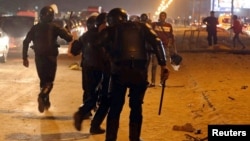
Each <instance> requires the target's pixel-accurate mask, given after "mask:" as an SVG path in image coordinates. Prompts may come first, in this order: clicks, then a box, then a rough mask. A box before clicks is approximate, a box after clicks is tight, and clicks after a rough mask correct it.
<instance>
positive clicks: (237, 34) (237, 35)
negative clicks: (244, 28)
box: [233, 33, 245, 48]
mask: <svg viewBox="0 0 250 141" xmlns="http://www.w3.org/2000/svg"><path fill="white" fill-rule="evenodd" d="M236 41H237V42H238V43H239V44H240V45H241V46H242V47H243V48H245V45H244V44H243V43H242V41H241V39H240V33H235V34H234V37H233V47H236Z"/></svg>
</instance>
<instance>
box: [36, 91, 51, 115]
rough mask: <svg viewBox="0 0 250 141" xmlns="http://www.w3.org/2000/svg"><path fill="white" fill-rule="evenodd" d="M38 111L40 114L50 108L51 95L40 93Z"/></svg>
mask: <svg viewBox="0 0 250 141" xmlns="http://www.w3.org/2000/svg"><path fill="white" fill-rule="evenodd" d="M37 101H38V110H39V112H41V113H43V112H44V110H45V109H48V108H49V107H50V102H49V95H48V94H43V93H40V94H39V95H38V100H37Z"/></svg>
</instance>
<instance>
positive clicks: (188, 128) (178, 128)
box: [173, 123, 195, 132]
mask: <svg viewBox="0 0 250 141" xmlns="http://www.w3.org/2000/svg"><path fill="white" fill-rule="evenodd" d="M173 130H175V131H186V132H193V131H195V128H194V127H193V126H192V124H190V123H186V124H185V125H182V126H178V125H174V126H173Z"/></svg>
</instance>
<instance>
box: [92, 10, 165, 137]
mask: <svg viewBox="0 0 250 141" xmlns="http://www.w3.org/2000/svg"><path fill="white" fill-rule="evenodd" d="M107 21H108V24H109V26H108V27H107V28H106V29H104V30H103V31H102V32H101V33H100V35H99V38H98V41H97V44H98V45H101V46H103V47H104V48H105V50H106V51H107V53H108V54H109V57H110V62H111V94H110V95H111V103H110V109H109V113H108V116H107V128H106V141H116V139H117V133H118V127H119V119H120V114H121V111H122V108H123V105H124V103H125V95H126V91H127V89H129V106H130V109H131V111H130V116H129V119H130V120H129V140H130V141H140V134H141V126H142V120H143V119H142V117H143V116H142V104H143V99H144V94H145V92H146V89H147V85H148V81H147V73H148V61H149V54H150V53H149V52H148V50H147V47H146V43H147V42H148V43H149V44H150V45H151V46H152V48H153V51H154V53H155V54H156V56H157V59H158V63H159V65H161V66H162V70H164V72H165V73H163V76H162V78H164V80H166V79H167V78H168V69H167V67H166V56H165V51H164V48H163V45H162V42H161V40H160V39H159V38H158V36H157V35H156V34H155V33H154V32H153V31H152V30H151V29H150V27H149V26H147V25H146V24H144V23H140V22H132V21H128V16H127V12H126V11H125V10H124V9H122V8H114V9H112V10H111V11H109V13H108V16H107Z"/></svg>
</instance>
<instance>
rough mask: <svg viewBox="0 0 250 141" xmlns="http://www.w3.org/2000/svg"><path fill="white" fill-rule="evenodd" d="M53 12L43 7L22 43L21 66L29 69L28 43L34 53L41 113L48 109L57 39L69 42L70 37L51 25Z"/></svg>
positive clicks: (55, 61)
mask: <svg viewBox="0 0 250 141" xmlns="http://www.w3.org/2000/svg"><path fill="white" fill-rule="evenodd" d="M53 19H54V10H53V9H52V8H51V7H50V6H45V7H43V8H42V9H41V11H40V21H39V23H37V24H36V25H34V26H33V27H32V28H31V29H30V31H29V32H28V33H27V35H26V37H25V39H24V41H23V51H22V57H23V65H24V66H25V67H29V60H28V48H29V44H30V42H33V46H32V47H31V48H32V49H33V50H34V53H35V64H36V69H37V74H38V77H39V79H40V90H41V91H40V93H39V95H38V110H39V111H40V112H41V113H42V112H44V110H48V109H49V108H50V104H51V103H50V100H49V94H50V92H51V90H52V88H53V82H54V80H55V75H56V69H57V56H58V47H59V46H60V45H59V44H58V43H57V37H58V36H60V37H61V38H62V39H64V40H66V41H67V42H70V41H71V40H72V35H71V34H70V33H69V32H68V31H67V30H66V29H64V28H61V27H59V26H58V25H56V24H54V23H52V21H53Z"/></svg>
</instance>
